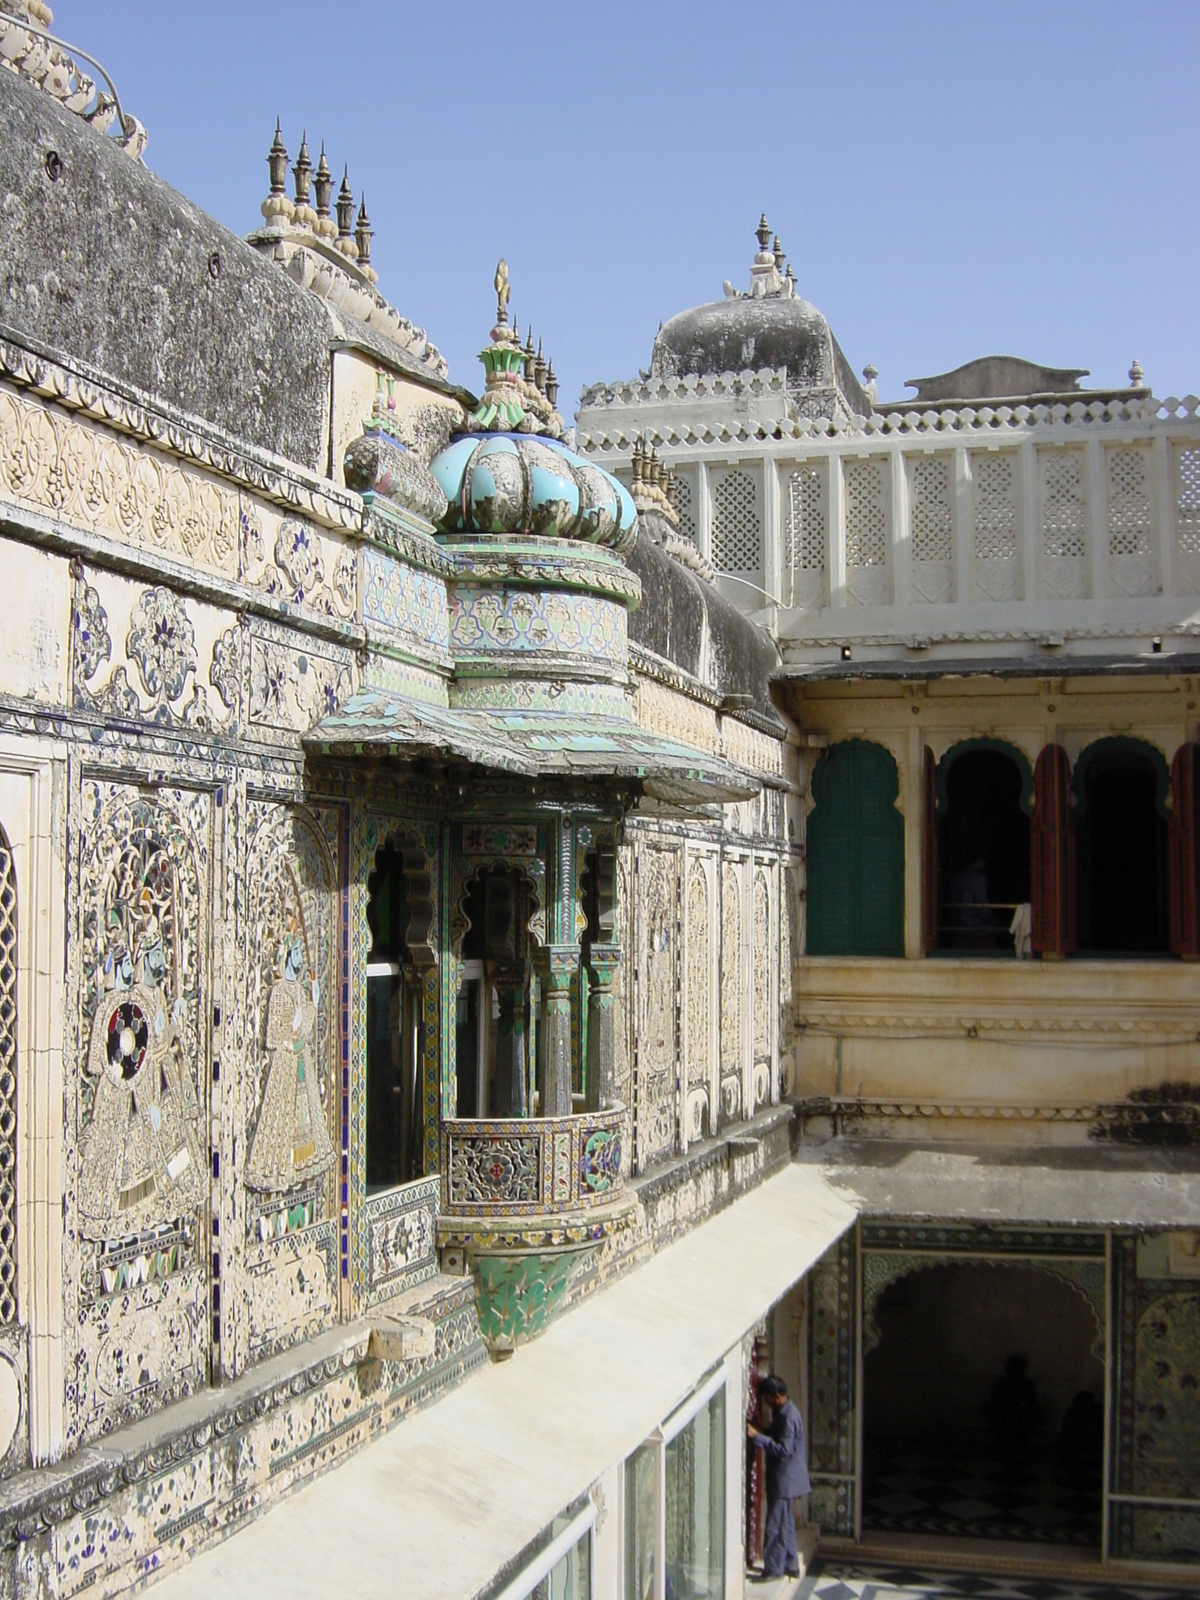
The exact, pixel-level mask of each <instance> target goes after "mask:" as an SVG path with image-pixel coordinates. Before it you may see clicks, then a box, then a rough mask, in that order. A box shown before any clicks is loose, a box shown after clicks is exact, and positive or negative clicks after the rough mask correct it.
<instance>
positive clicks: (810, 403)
mask: <svg viewBox="0 0 1200 1600" xmlns="http://www.w3.org/2000/svg"><path fill="white" fill-rule="evenodd" d="M765 228H766V219H765V218H764V219H763V223H762V224H761V225H760V249H759V253H758V255H756V256H755V258H754V264H753V265H752V267H751V269H750V270H751V288H750V292H749V293H748V294H747V293H744V292H742V291H739V290H737V289H735V288H734V287H733V285H732V284H731V283H728V282H727V283H726V285H725V298H724V300H713V301H710V302H709V304H707V305H702V306H693V308H692V309H691V310H690V311H681V312H680V313H679V314H678V315H677V316H674V317H672V318H671V320H670V321H669V322H667V323H664V325H663V326H662V327H661V328H660V329H659V330H658V337H657V338H656V339H655V341H654V350H653V353H652V355H651V357H650V376H651V377H652V378H685V377H689V376H695V377H713V376H717V375H719V374H721V373H724V372H746V371H750V372H761V371H764V370H766V369H768V368H773V369H778V368H785V369H786V371H787V390H788V398H789V400H791V401H792V403H793V404H794V406H795V407H796V409H797V411H798V412H799V413H800V414H801V415H805V416H807V415H833V414H834V413H835V412H840V411H841V412H845V413H846V414H850V415H857V416H868V415H869V414H870V412H871V409H872V408H871V402H870V400H869V399H868V397H867V394H866V392H865V390H864V389H863V387H862V385H861V384H860V383H859V381H858V379H857V378H856V377H855V376H854V372H853V370H852V369H851V366H850V363H849V362H848V361H847V360H846V357H845V356H844V355H843V353H842V350H841V346H840V345H839V344H838V342H837V340H836V339H835V338H834V336H833V331H832V329H831V328H830V326H829V324H828V322H827V321H826V320H825V318H824V317H823V316H822V315H821V313H820V312H819V311H818V310H817V308H816V306H814V305H810V304H809V302H808V301H807V300H802V299H801V298H800V296H799V295H798V294H797V293H796V292H795V284H794V281H793V279H792V277H791V269H790V268H789V269H788V275H787V277H786V278H785V277H783V276H782V275H781V266H782V252H781V251H780V252H779V254H778V255H775V254H773V253H772V252H771V251H770V250H768V249H766V248H765V245H764V244H763V243H762V241H761V233H762V232H763V231H764V230H765ZM776 248H777V249H778V240H776Z"/></svg>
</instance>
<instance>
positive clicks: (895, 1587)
mask: <svg viewBox="0 0 1200 1600" xmlns="http://www.w3.org/2000/svg"><path fill="white" fill-rule="evenodd" d="M747 1593H753V1591H752V1590H747ZM1184 1593H1185V1591H1184V1590H1182V1589H1179V1588H1177V1587H1176V1588H1163V1587H1161V1586H1159V1585H1156V1584H1132V1583H1125V1582H1122V1581H1119V1580H1115V1579H1114V1580H1107V1579H1106V1580H1099V1579H1094V1578H1019V1577H992V1576H988V1575H986V1574H984V1573H980V1572H969V1573H966V1572H939V1571H930V1570H928V1569H924V1570H923V1569H922V1568H921V1567H920V1566H898V1565H896V1564H894V1563H891V1562H888V1563H883V1562H881V1563H878V1564H875V1563H872V1562H864V1561H858V1560H839V1559H836V1558H834V1557H821V1558H819V1559H818V1560H817V1561H815V1562H814V1563H813V1566H812V1569H811V1570H810V1571H809V1572H808V1573H807V1575H806V1576H805V1577H804V1578H802V1579H801V1580H800V1582H799V1583H798V1584H797V1585H796V1588H795V1591H794V1595H795V1600H1182V1596H1183V1594H1184Z"/></svg>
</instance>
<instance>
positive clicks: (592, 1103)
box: [587, 944, 621, 1111]
mask: <svg viewBox="0 0 1200 1600" xmlns="http://www.w3.org/2000/svg"><path fill="white" fill-rule="evenodd" d="M620 959H621V947H620V945H615V944H594V945H593V946H592V948H591V953H590V955H589V957H588V977H589V979H590V982H589V985H588V1013H587V1041H588V1049H587V1066H588V1077H587V1108H588V1110H589V1111H608V1110H610V1109H611V1108H612V1107H613V1106H615V1105H616V1103H617V1070H616V1036H615V1033H614V1029H615V1027H616V1014H615V1012H614V1010H613V992H612V986H613V979H614V978H615V977H616V975H617V963H618V962H619V961H620Z"/></svg>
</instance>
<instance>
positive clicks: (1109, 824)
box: [1075, 739, 1170, 955]
mask: <svg viewBox="0 0 1200 1600" xmlns="http://www.w3.org/2000/svg"><path fill="white" fill-rule="evenodd" d="M1167 786H1168V777H1167V764H1166V761H1165V760H1164V759H1163V757H1162V756H1161V755H1160V754H1159V752H1158V751H1156V750H1154V749H1153V747H1152V746H1150V745H1147V744H1144V743H1143V742H1142V741H1140V740H1137V739H1101V740H1098V741H1097V743H1095V744H1093V745H1089V746H1088V748H1087V749H1086V750H1085V751H1084V752H1083V754H1082V755H1081V756H1080V758H1079V762H1078V765H1077V767H1076V770H1075V806H1076V820H1075V836H1076V851H1077V860H1078V866H1077V879H1076V881H1077V893H1078V899H1077V911H1076V916H1077V927H1078V930H1079V933H1078V936H1079V948H1080V949H1081V950H1091V951H1095V952H1096V953H1097V954H1104V955H1150V954H1155V953H1165V952H1166V951H1167V949H1168V948H1169V939H1170V933H1169V927H1168V916H1167Z"/></svg>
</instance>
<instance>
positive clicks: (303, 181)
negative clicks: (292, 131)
mask: <svg viewBox="0 0 1200 1600" xmlns="http://www.w3.org/2000/svg"><path fill="white" fill-rule="evenodd" d="M312 169H313V168H312V162H311V161H310V160H309V158H308V130H307V129H305V131H304V132H303V133H302V134H301V135H300V152H299V154H298V155H297V157H296V165H295V166H294V167H293V168H292V177H293V178H295V180H296V205H297V206H304V207H307V206H308V188H309V184H310V183H311V181H312Z"/></svg>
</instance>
